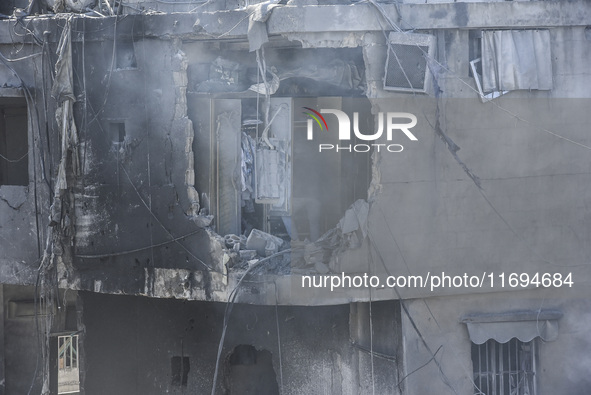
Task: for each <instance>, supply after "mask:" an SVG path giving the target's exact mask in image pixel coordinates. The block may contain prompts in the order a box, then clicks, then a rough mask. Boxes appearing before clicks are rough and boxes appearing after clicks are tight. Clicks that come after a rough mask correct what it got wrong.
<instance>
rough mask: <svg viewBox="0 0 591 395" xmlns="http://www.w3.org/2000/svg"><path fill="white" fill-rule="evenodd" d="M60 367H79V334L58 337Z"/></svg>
mask: <svg viewBox="0 0 591 395" xmlns="http://www.w3.org/2000/svg"><path fill="white" fill-rule="evenodd" d="M57 341H58V369H59V370H68V369H78V335H71V336H59V337H58V340H57Z"/></svg>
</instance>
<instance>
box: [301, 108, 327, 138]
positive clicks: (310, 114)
mask: <svg viewBox="0 0 591 395" xmlns="http://www.w3.org/2000/svg"><path fill="white" fill-rule="evenodd" d="M302 108H303V109H305V110H309V111H312V113H313V114H312V113H309V112H305V111H304V112H303V113H304V114H306V115H309V116H310V117H312V118H313V119H314V120H315V121H316V123H317V124H318V126H320V130H324V128H323V127H322V123H320V119H322V122H323V123H324V126H326V131H327V132H328V125H327V124H326V120H325V119H324V117H323V116H322V115H321V114H320V113H319V112H318V111H316V110H314V109H312V108H310V107H302ZM314 114H316V115H314ZM318 118H320V119H318Z"/></svg>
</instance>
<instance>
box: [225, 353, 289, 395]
mask: <svg viewBox="0 0 591 395" xmlns="http://www.w3.org/2000/svg"><path fill="white" fill-rule="evenodd" d="M226 372H227V375H226V395H279V386H278V385H277V375H276V374H275V370H274V369H273V356H272V355H271V353H270V352H269V351H267V350H257V349H256V348H255V347H253V346H251V345H245V344H241V345H238V346H236V347H235V348H234V350H233V351H232V353H231V354H230V355H229V356H228V358H227V360H226Z"/></svg>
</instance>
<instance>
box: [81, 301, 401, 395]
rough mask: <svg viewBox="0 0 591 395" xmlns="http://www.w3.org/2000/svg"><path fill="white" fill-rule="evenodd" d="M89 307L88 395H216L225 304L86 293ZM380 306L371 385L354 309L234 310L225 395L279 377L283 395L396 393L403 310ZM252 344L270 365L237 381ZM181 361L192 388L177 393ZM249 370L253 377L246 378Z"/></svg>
mask: <svg viewBox="0 0 591 395" xmlns="http://www.w3.org/2000/svg"><path fill="white" fill-rule="evenodd" d="M82 299H83V301H84V323H85V326H86V334H85V343H84V344H85V349H84V358H85V362H86V366H87V367H88V368H87V371H86V382H85V384H84V388H85V393H86V394H87V395H92V394H105V393H109V394H113V395H119V394H121V395H122V394H125V395H132V394H142V395H149V394H162V393H179V394H180V393H200V394H201V393H209V392H210V391H211V386H212V382H213V377H214V370H215V362H216V355H217V350H218V344H219V340H220V336H221V333H222V328H223V317H224V310H225V308H226V305H225V304H222V303H207V302H188V301H180V300H163V299H152V298H144V297H133V296H111V295H100V294H94V293H86V292H84V293H82ZM374 308H375V309H377V310H375V311H374V312H375V314H376V315H375V317H374V320H375V321H374V337H375V338H376V339H375V340H374V346H375V350H376V351H379V352H380V354H379V356H374V361H373V362H374V376H373V380H372V375H371V372H372V369H371V358H370V357H369V352H368V350H369V348H370V347H371V344H370V339H369V333H368V331H367V328H366V326H364V324H363V322H365V318H366V317H367V316H366V315H364V314H362V313H360V310H361V309H359V308H357V307H356V308H355V309H353V310H351V311H352V314H351V315H350V308H349V305H340V306H331V307H278V308H277V309H276V308H275V307H274V306H250V305H241V304H236V305H234V308H233V311H232V314H231V317H230V319H229V320H228V322H227V324H228V326H227V332H226V339H225V343H224V348H223V351H222V354H221V359H220V365H219V378H218V387H217V388H218V392H217V393H218V394H224V393H229V392H227V391H228V389H229V388H230V387H231V386H233V387H234V388H235V387H236V384H235V383H234V384H232V383H231V381H232V379H237V380H242V381H241V382H240V385H244V386H246V387H250V388H253V387H254V388H256V384H255V382H256V380H259V379H260V380H272V379H273V378H272V376H273V374H274V375H275V378H274V379H275V380H276V382H277V386H278V387H279V388H281V389H282V390H281V393H282V394H294V395H295V394H335V395H336V394H351V395H353V394H359V393H371V391H372V385H375V387H376V393H383V394H385V393H389V394H396V393H398V392H397V389H396V384H397V379H398V374H397V372H398V368H397V361H396V359H397V357H396V350H398V346H399V342H400V340H399V339H400V338H401V337H400V336H401V335H400V332H399V331H397V330H396V328H399V324H400V321H399V320H397V318H398V316H397V315H396V314H395V312H396V311H397V303H396V302H386V303H382V304H381V305H379V304H378V305H377V307H374ZM380 311H381V313H382V314H378V313H380ZM364 317H365V318H364ZM350 321H351V328H353V329H352V330H351V331H350ZM278 330H279V336H278ZM378 336H379V339H378ZM238 346H240V347H238ZM248 346H252V347H254V348H255V349H256V350H257V352H256V356H258V357H260V361H258V362H257V365H259V364H263V365H264V363H265V361H266V360H267V365H266V366H267V367H266V368H260V369H251V370H249V369H250V368H248V367H245V366H242V367H241V369H242V370H240V369H239V370H234V371H233V373H232V371H231V370H230V366H231V365H233V366H235V365H236V360H237V359H238V360H247V362H248V360H249V358H250V359H252V358H251V357H252V355H253V354H254V352H249V351H248V349H249V347H248ZM237 347H238V348H237ZM240 350H242V352H241V351H240ZM251 351H252V350H251ZM233 352H234V356H233V357H232V358H230V355H231V354H232V353H233ZM267 353H269V354H270V359H271V361H272V367H273V371H274V373H273V372H272V371H271V370H270V368H269V364H268V362H269V361H268V359H269V354H267ZM387 354H394V355H390V356H387V357H385V355H387ZM237 355H238V356H237ZM249 356H250V357H249ZM280 356H281V357H280ZM173 357H188V358H189V360H188V364H189V372H188V376H187V385H186V387H185V386H182V385H180V386H178V385H173V381H175V382H176V383H178V380H176V379H175V378H173V373H172V370H171V369H172V362H171V359H172V358H173ZM178 361H180V360H179V359H177V363H178ZM183 361H185V362H187V360H186V359H183ZM251 362H253V361H252V360H251ZM243 365H249V363H246V362H244V364H243ZM249 371H250V372H251V373H252V377H248V374H247V375H245V374H244V373H246V372H249ZM258 376H260V377H259V378H257V377H258ZM230 377H232V379H231V378H230ZM177 379H178V377H177ZM270 382H271V381H270ZM181 383H182V380H181ZM272 387H273V386H271V388H272ZM231 393H232V394H235V393H237V392H231ZM238 393H239V392H238Z"/></svg>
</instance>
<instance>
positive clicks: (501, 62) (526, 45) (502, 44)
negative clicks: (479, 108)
mask: <svg viewBox="0 0 591 395" xmlns="http://www.w3.org/2000/svg"><path fill="white" fill-rule="evenodd" d="M550 52H551V51H550V31H548V30H490V31H483V32H482V85H483V90H484V92H494V91H511V90H518V89H538V90H550V89H552V59H551V54H550Z"/></svg>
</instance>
